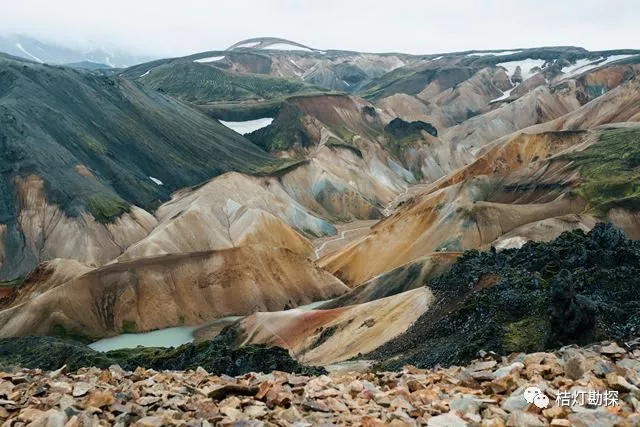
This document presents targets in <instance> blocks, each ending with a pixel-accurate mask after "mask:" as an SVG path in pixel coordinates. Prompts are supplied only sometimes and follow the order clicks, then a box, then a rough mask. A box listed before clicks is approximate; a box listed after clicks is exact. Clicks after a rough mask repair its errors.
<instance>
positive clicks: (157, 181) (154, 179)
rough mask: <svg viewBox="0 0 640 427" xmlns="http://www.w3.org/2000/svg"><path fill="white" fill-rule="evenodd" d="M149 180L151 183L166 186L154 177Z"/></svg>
mask: <svg viewBox="0 0 640 427" xmlns="http://www.w3.org/2000/svg"><path fill="white" fill-rule="evenodd" d="M149 179H150V180H151V181H153V182H155V183H156V184H158V185H164V183H163V182H162V181H160V180H159V179H158V178H154V177H152V176H150V177H149Z"/></svg>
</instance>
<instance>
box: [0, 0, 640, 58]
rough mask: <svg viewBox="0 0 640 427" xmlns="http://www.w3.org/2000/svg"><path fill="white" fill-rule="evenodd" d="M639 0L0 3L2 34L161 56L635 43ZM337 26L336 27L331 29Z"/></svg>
mask: <svg viewBox="0 0 640 427" xmlns="http://www.w3.org/2000/svg"><path fill="white" fill-rule="evenodd" d="M635 5H636V2H635V1H634V0H612V1H610V2H607V3H603V2H601V1H595V0H584V1H578V0H569V1H563V2H557V1H552V0H540V1H537V2H520V3H519V4H518V6H517V8H514V7H513V3H512V2H510V1H508V0H489V1H486V0H485V1H479V2H478V1H472V0H461V1H456V2H420V1H417V0H404V1H399V2H398V1H397V2H393V3H387V2H366V1H364V0H355V1H349V2H344V1H337V0H328V1H325V2H318V3H305V4H304V7H301V6H300V4H299V3H298V2H295V1H292V0H277V1H270V2H261V1H257V0H245V1H237V2H215V3H214V2H208V1H205V0H185V1H181V2H171V3H162V4H160V3H158V2H153V1H150V0H141V1H135V2H131V1H125V0H114V1H112V2H109V3H106V4H99V5H97V4H96V3H94V2H83V1H80V0H58V1H55V2H48V1H45V0H24V1H13V0H5V1H3V2H0V28H1V29H2V30H1V31H2V32H3V33H17V34H26V35H30V36H33V37H36V38H38V39H43V40H46V41H56V42H59V43H62V44H64V45H66V46H71V47H77V48H84V49H95V48H106V49H112V50H117V49H121V50H126V51H130V52H133V53H137V54H146V55H152V56H156V57H162V56H177V55H185V54H188V53H194V52H200V51H204V50H212V49H224V48H226V47H228V46H230V45H231V44H233V43H234V42H236V41H238V40H243V39H245V38H247V37H253V36H266V35H270V36H271V35H273V36H279V37H284V38H288V39H292V40H296V41H298V42H300V43H303V44H306V45H310V46H314V47H318V48H321V49H330V48H334V49H348V50H355V51H360V52H362V51H369V52H382V51H395V52H406V53H420V54H421V53H439V52H451V51H462V50H469V49H490V48H498V49H501V48H522V47H540V46H558V45H562V46H566V45H573V46H582V47H585V48H587V49H589V50H603V49H614V48H626V47H633V46H632V44H633V41H634V40H637V39H638V35H640V30H638V26H637V23H636V19H635V17H637V14H636V13H634V10H633V8H634V6H635ZM329 28H330V31H329V30H328V29H329Z"/></svg>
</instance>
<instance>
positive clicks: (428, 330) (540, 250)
mask: <svg viewBox="0 0 640 427" xmlns="http://www.w3.org/2000/svg"><path fill="white" fill-rule="evenodd" d="M639 258H640V244H639V243H638V242H636V241H632V240H628V239H626V238H625V236H624V234H623V233H622V232H621V231H620V230H617V229H615V228H613V227H612V226H611V225H605V224H604V223H600V224H598V225H597V226H596V227H595V228H594V229H593V230H592V231H590V232H589V233H588V234H585V233H584V232H582V231H581V230H576V231H571V232H565V233H563V234H562V235H561V236H560V237H559V238H558V239H556V240H554V241H552V242H549V243H534V242H529V243H527V244H526V245H524V246H523V247H522V248H520V249H517V250H505V251H501V252H496V251H489V252H477V251H470V252H468V253H466V254H465V255H463V256H462V257H461V258H460V259H459V260H458V261H457V263H456V264H455V265H454V266H453V267H452V269H451V270H450V271H448V272H447V273H445V274H444V275H442V276H441V277H438V278H435V279H433V280H431V281H429V285H428V286H429V288H430V289H431V290H432V291H433V293H434V295H435V296H436V302H435V303H434V309H431V310H429V311H428V312H426V313H425V314H424V315H423V316H422V317H421V318H420V319H419V320H418V321H416V322H415V323H414V324H413V326H412V327H411V328H410V329H409V330H407V332H406V333H405V334H403V335H402V336H400V337H398V338H396V339H394V340H392V341H391V342H389V343H388V344H386V345H384V346H382V347H381V348H380V349H378V350H376V351H375V352H373V353H372V354H369V355H365V356H363V357H364V358H365V359H366V358H375V359H378V360H382V361H383V365H384V366H386V367H387V368H391V367H393V368H394V369H395V368H399V367H401V366H403V365H404V364H406V363H411V364H413V365H415V366H420V367H427V366H434V365H435V364H439V363H440V364H459V363H465V362H466V361H469V360H470V359H471V358H473V357H474V355H475V354H476V353H477V352H478V351H479V350H481V349H485V350H492V351H495V352H496V353H498V354H508V353H511V352H520V351H529V352H530V351H544V350H546V349H554V348H558V347H561V346H563V345H569V344H587V343H591V342H595V341H599V340H603V339H619V340H627V339H631V338H633V337H634V336H635V335H636V334H637V332H636V331H638V328H640V318H639V317H638V312H637V310H636V309H635V308H634V307H636V306H637V304H638V301H639V300H640V294H639V293H638V289H639V288H638V285H637V283H636V282H637V281H638V277H640V276H638V273H637V271H636V270H637V268H638V267H637V259H639ZM436 348H437V350H436ZM409 350H410V352H408V351H409ZM394 355H398V356H399V358H397V359H396V358H393V356H394Z"/></svg>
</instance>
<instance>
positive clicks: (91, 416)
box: [0, 342, 640, 427]
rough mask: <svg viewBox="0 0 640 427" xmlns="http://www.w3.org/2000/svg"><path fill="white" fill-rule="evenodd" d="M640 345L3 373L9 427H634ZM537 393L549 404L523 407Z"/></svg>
mask: <svg viewBox="0 0 640 427" xmlns="http://www.w3.org/2000/svg"><path fill="white" fill-rule="evenodd" d="M638 348H639V346H638V342H632V343H626V344H625V343H619V344H617V343H609V342H606V343H600V344H598V345H593V346H590V347H586V348H576V347H565V348H563V349H561V350H560V351H558V352H557V353H554V354H551V353H534V354H528V355H525V354H513V355H511V356H509V357H504V358H502V357H497V356H495V355H492V354H481V355H480V356H483V357H481V358H480V359H478V360H476V361H474V362H473V363H472V364H470V365H469V366H466V367H450V368H446V369H431V370H420V369H416V368H413V367H410V366H408V367H405V369H403V370H402V371H401V372H379V373H332V374H329V375H322V376H318V377H307V376H301V375H294V374H286V373H283V372H272V373H269V374H257V373H251V374H247V375H244V376H240V377H235V378H232V377H227V376H213V375H210V374H208V373H207V372H206V371H205V370H203V369H201V368H199V369H197V370H195V371H186V372H178V371H165V372H156V371H153V370H145V369H141V368H139V369H137V370H135V371H134V372H127V371H124V370H123V369H121V368H120V367H118V366H111V367H110V368H109V369H105V370H100V369H97V368H88V369H81V370H79V371H77V372H66V369H65V368H64V367H63V368H61V369H59V370H57V371H53V372H51V371H49V372H44V371H41V370H24V369H13V370H11V372H4V373H1V374H0V378H1V379H0V422H1V423H3V424H2V425H3V426H23V425H31V426H91V425H119V426H125V425H135V426H165V425H166V426H180V425H184V426H208V425H245V426H253V425H255V426H260V425H267V426H315V425H359V426H378V425H395V426H413V425H428V426H493V427H497V426H547V425H551V426H572V425H575V426H637V425H640V401H639V399H640V389H639V388H638V387H639V386H640V349H638ZM530 386H537V387H538V388H540V390H542V392H544V393H545V394H546V396H547V397H548V398H549V400H550V404H549V406H548V407H547V408H546V409H540V408H538V407H536V406H535V405H534V404H528V403H527V402H526V400H525V398H524V395H523V394H524V391H525V389H527V388H528V387H530ZM589 391H592V392H596V393H599V392H603V393H604V392H607V393H613V392H616V395H617V397H618V398H619V402H618V404H617V405H610V406H604V405H600V406H589V405H588V404H586V403H588V402H585V404H584V405H577V406H573V407H567V406H562V407H561V406H558V405H557V404H556V398H557V397H558V395H560V396H563V395H567V393H573V394H574V395H575V394H576V393H578V394H579V393H584V395H585V396H586V395H587V393H588V392H589Z"/></svg>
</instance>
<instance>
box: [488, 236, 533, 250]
mask: <svg viewBox="0 0 640 427" xmlns="http://www.w3.org/2000/svg"><path fill="white" fill-rule="evenodd" d="M525 243H527V239H525V238H524V237H521V236H516V237H509V238H506V239H503V240H501V241H499V242H498V243H496V245H495V248H496V249H497V250H499V251H502V250H505V249H520V248H521V247H523V246H524V245H525Z"/></svg>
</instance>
